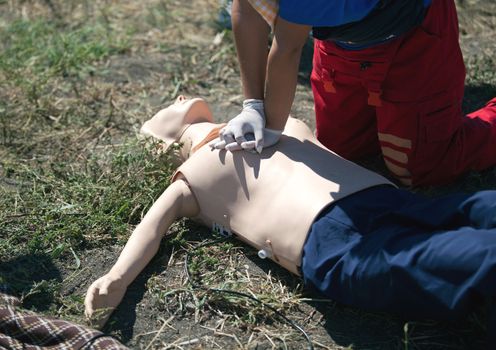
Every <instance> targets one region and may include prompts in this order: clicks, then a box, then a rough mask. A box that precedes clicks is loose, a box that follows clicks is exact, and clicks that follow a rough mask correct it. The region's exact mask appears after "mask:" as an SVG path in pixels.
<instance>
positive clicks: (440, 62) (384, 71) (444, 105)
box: [311, 0, 496, 186]
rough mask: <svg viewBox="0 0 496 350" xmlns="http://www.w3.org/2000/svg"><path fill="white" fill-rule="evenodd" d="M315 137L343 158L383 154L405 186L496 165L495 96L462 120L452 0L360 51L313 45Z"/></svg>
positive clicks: (441, 0) (461, 73)
mask: <svg viewBox="0 0 496 350" xmlns="http://www.w3.org/2000/svg"><path fill="white" fill-rule="evenodd" d="M311 82H312V90H313V93H314V99H315V112H316V128H317V138H318V139H319V141H320V142H321V143H323V144H324V145H325V146H326V147H328V148H329V149H331V150H333V151H335V152H336V153H338V154H340V155H342V156H343V157H346V158H358V157H363V156H365V155H370V154H373V153H378V152H381V153H382V155H383V158H384V161H385V163H386V166H387V167H388V169H389V170H390V171H391V172H392V173H393V175H394V176H395V177H397V178H398V179H399V180H400V181H401V182H402V183H404V184H406V185H414V186H416V185H429V184H439V183H443V182H448V181H450V180H453V179H454V178H456V177H457V176H458V175H460V174H461V173H463V172H465V171H467V170H469V169H473V170H482V169H484V168H487V167H490V166H492V165H495V164H496V98H494V99H493V100H491V101H490V102H489V103H488V104H487V105H486V106H485V107H483V108H481V109H480V110H478V111H476V112H473V113H471V114H469V115H463V113H462V109H461V102H462V99H463V90H464V83H465V66H464V63H463V58H462V54H461V50H460V46H459V43H458V19H457V15H456V7H455V4H454V1H453V0H433V2H432V4H431V6H430V8H429V10H428V12H427V14H426V17H425V19H424V21H423V23H422V24H421V25H420V26H419V27H418V28H416V29H414V30H412V31H411V32H410V33H407V34H406V35H404V36H402V37H400V38H397V39H394V40H391V41H389V42H386V43H385V44H381V45H376V46H373V47H370V48H366V49H362V50H347V49H343V48H340V47H339V46H337V45H336V44H335V43H333V42H331V41H319V40H315V51H314V62H313V71H312V76H311Z"/></svg>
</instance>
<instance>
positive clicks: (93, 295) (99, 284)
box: [84, 274, 127, 328]
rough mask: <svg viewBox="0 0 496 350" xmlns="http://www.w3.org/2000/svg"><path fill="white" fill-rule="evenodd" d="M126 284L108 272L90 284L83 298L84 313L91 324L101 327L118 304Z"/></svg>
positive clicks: (124, 291)
mask: <svg viewBox="0 0 496 350" xmlns="http://www.w3.org/2000/svg"><path fill="white" fill-rule="evenodd" d="M126 289H127V286H126V285H124V283H123V282H122V281H121V280H120V279H117V278H115V277H113V276H111V275H110V274H106V275H104V276H102V277H100V278H99V279H97V280H96V281H95V282H93V283H92V284H91V286H90V287H89V288H88V291H87V292H86V298H85V299H84V307H85V314H86V317H87V318H88V320H89V322H90V324H91V326H93V327H95V328H102V327H103V326H104V325H105V323H106V322H107V320H108V318H109V317H110V315H111V314H112V312H113V311H114V310H115V308H116V307H117V305H119V304H120V302H121V301H122V298H123V297H124V294H125V293H126Z"/></svg>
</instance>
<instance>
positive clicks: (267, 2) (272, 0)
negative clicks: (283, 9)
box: [248, 0, 279, 29]
mask: <svg viewBox="0 0 496 350" xmlns="http://www.w3.org/2000/svg"><path fill="white" fill-rule="evenodd" d="M248 2H249V3H250V4H251V6H253V8H254V9H255V10H257V12H258V13H260V15H261V16H262V17H263V19H264V20H265V21H266V22H267V23H268V24H269V25H270V27H271V28H272V29H274V24H275V22H276V17H277V13H278V12H279V0H248Z"/></svg>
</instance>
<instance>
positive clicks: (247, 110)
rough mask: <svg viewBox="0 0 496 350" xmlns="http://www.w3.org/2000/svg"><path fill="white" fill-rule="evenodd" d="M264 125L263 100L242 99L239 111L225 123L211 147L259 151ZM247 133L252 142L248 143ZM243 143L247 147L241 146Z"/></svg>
mask: <svg viewBox="0 0 496 350" xmlns="http://www.w3.org/2000/svg"><path fill="white" fill-rule="evenodd" d="M264 126H265V112H264V105H263V100H256V99H248V100H244V101H243V110H242V111H241V113H240V114H238V115H237V116H236V117H234V118H233V119H231V120H230V121H229V122H228V123H227V125H226V126H225V127H224V128H223V129H222V130H221V132H220V135H219V140H218V142H213V143H211V147H213V148H217V149H227V150H229V151H237V150H240V149H256V150H257V152H259V153H260V152H261V151H262V148H263V144H264V140H263V138H264ZM248 134H252V135H253V137H254V141H253V142H249V143H248V141H249V140H248V139H247V138H246V137H247V135H248ZM243 143H244V144H245V147H247V148H245V147H243ZM236 144H237V145H236Z"/></svg>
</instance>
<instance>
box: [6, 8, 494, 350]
mask: <svg viewBox="0 0 496 350" xmlns="http://www.w3.org/2000/svg"><path fill="white" fill-rule="evenodd" d="M48 3H51V2H50V1H46V2H39V3H37V2H29V1H27V2H20V3H19V4H21V5H22V6H24V7H22V8H23V9H24V10H22V9H21V7H19V8H12V6H11V2H10V1H0V12H2V10H3V11H4V16H5V15H6V14H7V13H10V14H15V15H19V13H21V12H22V11H25V13H24V14H23V15H25V16H27V17H29V16H32V15H34V14H35V13H36V11H35V10H33V9H37V8H38V7H43V6H46V4H48ZM106 3H107V5H108V6H109V8H110V9H116V8H118V7H119V6H118V5H117V4H116V2H112V1H107V2H106ZM457 5H458V10H459V18H460V28H461V39H460V40H461V44H462V48H463V52H464V55H465V58H466V63H467V67H468V70H469V71H468V80H467V95H466V99H465V108H466V110H467V111H468V110H472V109H474V108H477V107H480V106H481V105H483V103H484V101H485V100H487V99H488V98H490V97H492V96H494V95H496V85H495V83H496V80H495V79H494V74H493V73H494V71H495V69H494V57H495V53H496V45H495V44H494V38H495V37H496V4H495V3H494V2H492V1H482V0H481V1H478V0H471V1H470V0H465V1H458V2H457ZM95 6H96V5H95ZM147 6H148V7H149V8H148V10H147V9H146V7H147ZM161 6H162V7H163V8H166V10H163V11H162V10H160V11H159V10H157V12H154V11H151V10H150V9H151V8H153V9H160V8H161ZM90 7H91V6H90ZM30 11H32V13H30ZM88 11H90V12H91V11H94V9H91V8H90V9H89V10H88ZM147 11H148V12H147ZM217 11H218V2H217V1H215V0H201V1H194V2H191V3H186V4H185V3H184V2H180V1H174V0H172V1H152V2H150V4H149V5H142V6H139V5H137V4H136V2H133V1H129V0H128V1H124V2H122V5H121V6H120V9H119V11H117V12H115V13H112V12H109V13H108V14H107V15H108V21H109V23H111V24H112V23H114V22H116V23H117V22H119V23H121V22H125V21H128V22H129V23H132V25H133V26H134V27H133V34H132V39H131V46H130V49H129V50H127V51H126V52H125V53H122V54H118V55H112V56H110V57H109V58H108V59H105V60H104V61H103V62H100V63H99V66H98V68H97V69H96V70H95V71H94V72H92V73H91V74H90V75H89V76H88V77H87V82H86V83H87V86H92V87H93V89H95V91H97V92H95V95H102V94H103V93H104V91H107V90H108V91H111V94H112V96H113V101H114V102H113V103H114V104H115V105H116V106H117V107H116V111H117V112H116V113H118V114H119V118H122V120H123V123H122V124H121V127H120V128H116V129H114V130H113V131H112V132H113V134H112V135H113V142H119V140H120V138H122V137H124V136H123V135H126V134H127V135H130V134H134V133H136V131H137V130H138V128H139V126H140V125H141V123H142V122H143V121H144V120H146V119H147V118H148V117H149V116H151V115H152V114H153V112H155V111H157V110H158V109H159V108H160V107H161V106H163V105H166V104H168V103H170V101H172V100H173V99H174V98H175V97H176V96H177V95H178V94H180V93H183V94H186V95H188V96H201V97H204V98H205V99H207V100H208V102H209V103H210V104H211V106H212V109H213V112H214V115H215V118H216V120H217V121H226V120H227V119H229V118H230V117H232V116H233V115H235V114H236V113H237V111H238V110H239V108H240V105H241V101H242V96H241V95H240V93H241V89H240V81H239V76H238V68H237V63H236V59H235V54H234V47H233V44H232V40H231V39H230V38H229V36H230V35H231V33H230V32H229V31H223V30H222V29H220V28H219V27H218V26H216V25H215V20H216V18H217ZM62 15H64V14H63V13H62ZM153 16H155V17H153ZM144 18H146V20H147V24H146V25H145V24H143V23H142V22H141V21H143V19H144ZM153 21H155V22H157V23H162V24H157V25H154V26H151V25H150V24H149V23H151V22H153ZM155 22H153V23H155ZM311 55H312V52H311V45H308V47H306V49H305V52H304V56H303V60H302V64H301V69H300V84H299V86H298V89H297V94H296V99H295V103H294V108H293V111H292V114H293V115H294V116H295V117H297V118H300V119H302V120H304V121H305V122H307V123H309V124H310V125H312V126H313V125H314V119H313V99H312V95H311V91H310V86H309V74H310V70H311ZM491 72H492V73H491ZM106 89H107V90H106ZM95 99H96V97H95ZM102 99H103V97H102ZM88 103H89V104H91V103H92V100H89V101H88ZM96 118H98V116H96ZM124 120H125V121H124ZM363 164H364V165H365V166H369V167H371V168H373V169H375V170H377V171H379V172H383V173H384V172H385V170H384V167H383V165H382V163H381V162H380V160H378V159H368V160H364V162H363ZM0 180H1V181H2V186H3V187H4V188H9V189H10V190H9V191H14V190H15V187H16V186H17V185H18V184H16V183H15V182H13V181H12V180H11V179H9V178H7V177H5V178H1V179H0ZM488 184H489V186H491V187H492V188H494V187H495V184H496V171H495V170H494V169H491V170H488V171H486V172H484V173H482V174H469V175H467V176H466V177H464V178H462V179H461V180H460V181H459V182H457V183H456V184H453V185H450V186H445V187H442V188H439V189H436V190H430V189H429V190H426V192H429V193H430V191H434V192H436V193H444V192H451V191H454V190H466V191H469V190H473V189H483V188H487V186H488ZM181 225H182V226H177V227H175V228H173V230H172V231H181V232H183V234H184V240H185V241H186V242H187V243H186V244H185V245H184V244H183V245H182V246H181V247H179V248H178V246H176V245H172V246H171V245H168V244H167V243H166V242H164V243H163V244H162V247H161V249H160V252H159V254H157V256H156V258H155V259H154V260H153V261H152V263H151V264H150V265H149V266H148V267H147V268H146V270H145V271H144V272H143V273H142V274H141V275H140V277H139V278H138V280H136V281H135V282H134V283H133V284H132V285H131V286H130V288H129V290H128V293H127V294H126V296H125V299H124V301H123V302H122V304H121V306H120V307H119V308H118V310H117V311H116V312H115V313H114V315H113V317H112V318H111V320H110V321H109V323H108V324H107V326H106V327H105V328H104V330H105V331H106V332H108V333H111V334H113V335H115V336H117V337H118V338H119V339H121V340H122V341H123V342H124V343H125V344H126V345H127V346H129V347H130V348H133V349H238V348H239V349H274V348H275V349H306V348H308V343H307V342H306V340H305V338H304V336H303V335H302V333H301V332H299V331H297V330H295V329H294V328H292V327H291V326H290V325H289V324H288V323H287V322H285V321H284V320H281V319H280V318H279V317H278V316H277V315H275V314H274V313H273V312H271V311H270V310H269V309H267V308H264V307H262V306H260V305H258V304H256V303H252V302H250V301H249V300H247V299H246V298H238V297H235V296H232V295H225V294H220V293H215V292H205V291H203V290H196V289H192V288H191V287H190V286H189V285H188V283H187V281H186V274H185V271H184V268H185V266H184V265H185V260H184V259H185V251H187V250H188V248H189V250H194V247H195V246H196V245H198V244H199V243H201V242H203V240H205V239H206V238H208V237H209V236H210V232H209V230H208V229H204V228H201V227H198V226H196V225H195V224H193V223H190V222H185V223H182V224H181ZM122 244H123V241H122V240H121V241H119V242H117V243H115V244H108V245H104V246H98V247H91V249H84V250H81V251H78V252H77V256H78V258H77V259H75V258H74V256H73V255H72V254H63V255H62V256H61V257H59V258H57V259H48V258H46V257H45V256H31V257H13V258H12V259H10V260H9V261H8V262H5V261H4V262H3V263H2V264H3V266H2V267H1V268H0V270H1V272H2V273H3V274H4V275H6V276H8V275H9V273H19V271H21V270H22V271H23V272H22V273H23V276H24V278H25V279H29V280H33V281H43V280H49V279H53V280H57V281H59V282H60V285H61V287H60V289H59V291H58V293H60V296H61V299H62V300H65V299H64V298H70V299H72V300H74V301H75V306H74V307H73V309H72V310H70V311H69V312H66V313H65V315H67V316H66V317H68V318H70V319H72V320H75V321H77V322H84V317H83V314H82V299H83V297H84V294H85V292H86V289H87V288H88V286H89V284H90V283H91V282H92V281H93V280H94V279H95V278H97V277H99V276H101V275H103V274H104V273H105V272H107V271H108V270H109V268H110V267H111V266H112V264H113V263H114V262H115V261H116V259H117V257H118V254H119V252H120V250H121V249H122ZM222 249H224V250H222ZM210 253H211V254H212V255H213V256H214V257H215V259H216V260H215V261H216V262H215V264H214V265H213V266H210V265H208V264H206V265H201V264H200V266H203V268H204V270H202V269H201V268H200V272H197V273H198V274H199V275H200V276H202V278H205V279H206V278H207V277H208V278H212V279H213V280H212V281H213V282H212V284H214V282H215V284H216V285H217V286H218V285H221V286H222V285H225V286H227V287H231V284H232V283H233V282H232V281H233V280H239V281H240V282H239V283H240V285H241V286H243V285H245V286H246V288H245V289H243V288H241V290H244V291H245V292H248V293H255V294H256V295H257V296H258V297H259V298H261V299H262V300H264V301H266V302H267V303H269V304H274V305H276V308H278V309H280V311H282V312H283V313H284V315H285V316H286V317H287V318H289V319H291V320H292V321H294V322H296V323H297V324H298V325H300V326H301V327H302V328H303V329H304V330H305V332H307V333H308V334H309V335H310V336H311V339H312V341H313V346H314V347H315V348H316V349H320V348H322V349H349V348H351V349H405V350H406V349H426V350H427V349H483V348H485V347H486V346H487V344H486V342H485V337H486V334H485V328H486V326H485V322H486V320H487V317H486V316H485V311H484V310H481V312H479V313H477V314H474V315H471V316H470V317H469V318H468V319H465V320H459V321H453V322H435V321H430V320H415V321H409V320H405V319H402V318H400V317H396V316H392V315H386V314H381V313H368V312H364V311H361V310H357V309H353V308H348V307H344V306H342V305H338V304H336V303H333V302H331V301H327V300H322V299H321V298H320V297H319V296H318V295H316V294H315V293H313V292H311V291H308V290H305V289H304V288H303V287H302V286H301V284H302V280H301V279H299V278H296V277H294V276H292V275H291V274H289V273H287V272H285V271H284V270H282V269H280V268H278V267H277V266H275V265H273V264H270V263H268V262H265V261H260V259H258V258H257V257H256V254H255V252H254V251H253V250H252V249H250V248H249V247H246V246H244V245H242V244H241V243H238V242H231V243H229V245H227V246H226V247H224V248H212V250H211V252H210ZM202 254H206V255H207V258H205V256H204V255H201V257H200V258H204V259H206V260H208V254H209V252H208V251H207V252H206V253H202ZM76 260H78V261H76ZM7 264H8V265H7ZM40 267H41V268H40ZM219 269H222V270H223V271H224V273H226V274H228V275H229V280H226V281H224V284H223V281H219V280H215V278H214V277H211V276H210V275H209V271H210V272H215V271H219ZM205 276H207V277H205ZM225 276H226V275H223V277H222V278H226V277H225ZM206 280H207V281H210V280H208V279H206ZM243 283H244V284H243ZM238 290H239V289H238ZM52 302H53V301H52V300H50V299H45V300H44V299H43V298H41V297H40V298H25V303H26V306H27V307H28V308H33V309H36V310H38V311H41V312H43V311H45V310H44V309H43V307H42V305H44V304H45V305H51V303H52ZM61 307H62V306H61ZM46 311H47V312H48V310H46ZM66 311H67V310H66ZM49 313H50V314H53V313H54V312H53V310H51V311H50V312H49Z"/></svg>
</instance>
